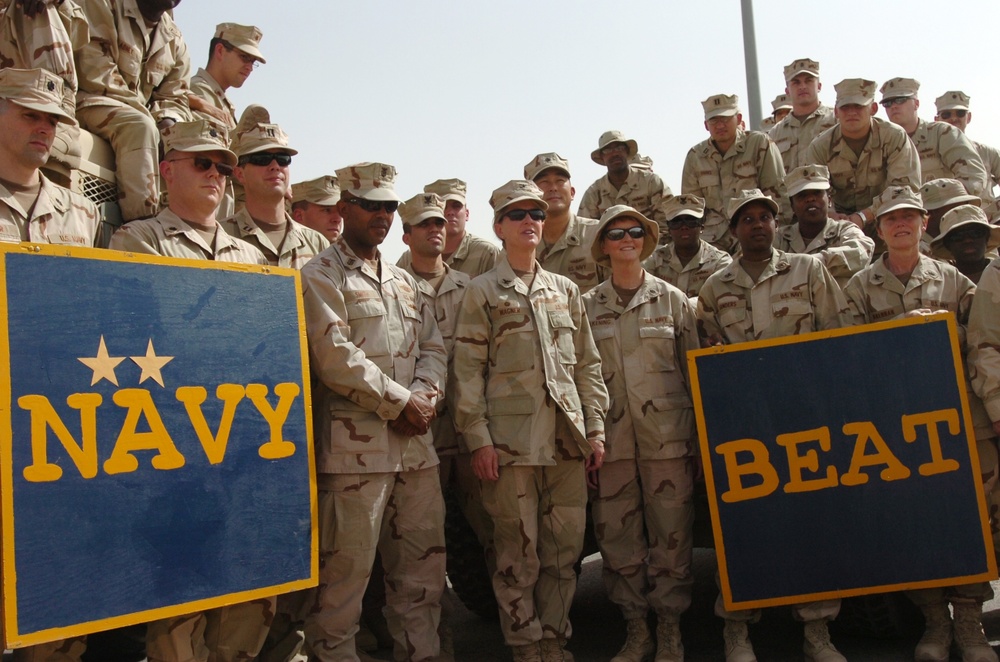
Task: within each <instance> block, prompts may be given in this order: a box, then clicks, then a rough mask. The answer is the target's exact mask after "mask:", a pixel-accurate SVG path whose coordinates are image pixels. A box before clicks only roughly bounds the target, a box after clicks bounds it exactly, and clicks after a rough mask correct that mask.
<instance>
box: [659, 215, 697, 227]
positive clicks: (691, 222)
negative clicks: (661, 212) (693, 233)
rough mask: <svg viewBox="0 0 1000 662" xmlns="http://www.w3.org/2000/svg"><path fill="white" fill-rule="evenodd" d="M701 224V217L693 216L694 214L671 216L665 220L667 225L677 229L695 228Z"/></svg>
mask: <svg viewBox="0 0 1000 662" xmlns="http://www.w3.org/2000/svg"><path fill="white" fill-rule="evenodd" d="M699 225H701V219H700V218H695V217H694V216H688V217H681V218H672V219H670V220H669V221H667V227H668V228H670V229H671V230H679V229H680V228H696V227H698V226H699Z"/></svg>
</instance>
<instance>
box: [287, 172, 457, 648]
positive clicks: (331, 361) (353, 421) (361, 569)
mask: <svg viewBox="0 0 1000 662" xmlns="http://www.w3.org/2000/svg"><path fill="white" fill-rule="evenodd" d="M336 175H337V179H338V181H340V185H341V197H340V201H339V202H338V203H337V208H338V209H339V211H340V215H341V216H343V218H344V228H343V233H342V235H341V238H340V241H338V242H337V243H335V244H333V245H332V246H330V247H329V248H327V249H326V250H325V251H323V252H322V253H320V254H319V255H318V256H316V258H315V259H314V260H312V261H311V262H310V263H309V264H307V265H306V266H305V267H304V268H303V269H302V288H303V301H304V305H305V317H306V331H307V334H308V339H309V356H310V363H311V365H312V369H313V373H314V374H315V375H316V377H317V379H318V381H319V386H318V388H317V389H316V392H315V393H314V402H315V403H316V404H315V407H316V410H317V419H318V423H317V431H316V437H317V438H316V472H317V487H318V489H319V528H320V531H319V534H320V536H319V537H320V570H319V575H320V576H319V589H318V595H317V599H316V603H315V604H314V605H313V608H312V610H311V611H310V613H309V615H308V617H307V618H306V622H305V634H306V641H307V643H308V646H309V649H310V653H311V656H310V659H312V660H315V661H317V662H333V661H338V662H339V661H341V660H355V659H357V656H356V651H355V640H354V639H355V633H356V632H357V631H358V621H359V619H360V618H361V605H362V596H363V595H364V592H365V587H366V586H367V584H368V579H369V575H370V573H371V571H372V565H373V563H374V561H375V552H376V549H377V550H378V551H379V553H380V554H381V555H382V563H383V565H384V566H385V573H386V575H385V588H386V607H385V615H386V623H387V625H388V627H389V632H390V634H391V635H392V638H393V648H394V657H395V659H398V660H403V659H405V660H430V659H433V658H435V657H436V656H437V655H438V654H439V641H438V633H437V626H438V623H439V621H440V615H441V607H440V599H441V591H442V590H443V588H444V582H445V547H444V545H445V542H444V500H443V499H442V497H441V484H440V479H439V476H438V469H437V464H438V457H437V454H436V453H435V452H434V443H433V439H432V438H431V434H430V426H431V423H432V421H433V420H434V417H435V412H436V406H437V403H438V401H439V400H440V398H441V397H442V395H443V393H444V382H445V375H446V364H447V355H446V352H445V347H444V343H443V341H442V339H441V334H440V333H439V332H438V327H437V323H436V321H435V319H434V309H433V307H432V305H431V303H430V302H429V301H428V300H427V298H426V297H424V296H423V294H421V292H420V287H419V285H418V284H417V282H416V281H415V280H414V279H413V277H412V276H410V275H409V274H408V273H406V272H405V271H403V270H402V269H400V268H398V267H396V266H393V265H391V264H389V263H388V262H386V261H385V260H383V259H382V254H381V253H380V252H379V249H378V247H379V245H380V244H381V243H382V242H383V241H385V238H386V236H388V234H389V229H390V228H391V227H392V221H393V217H394V215H395V212H396V208H397V207H398V205H399V202H400V199H399V196H398V195H397V194H396V191H395V179H396V169H395V168H394V167H392V166H391V165H386V164H383V163H359V164H356V165H353V166H349V167H347V168H341V169H340V170H337V172H336Z"/></svg>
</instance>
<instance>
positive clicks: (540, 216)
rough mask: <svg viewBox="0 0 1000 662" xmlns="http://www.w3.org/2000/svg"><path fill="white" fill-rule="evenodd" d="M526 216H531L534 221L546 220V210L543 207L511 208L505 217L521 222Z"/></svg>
mask: <svg viewBox="0 0 1000 662" xmlns="http://www.w3.org/2000/svg"><path fill="white" fill-rule="evenodd" d="M525 216H530V217H531V220H533V221H544V220H545V212H544V211H542V210H541V209H511V210H510V211H509V212H507V213H506V214H504V217H505V218H509V219H510V220H512V221H514V222H517V223H520V222H521V221H523V220H524V218H525Z"/></svg>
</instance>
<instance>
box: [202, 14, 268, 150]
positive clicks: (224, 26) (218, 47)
mask: <svg viewBox="0 0 1000 662" xmlns="http://www.w3.org/2000/svg"><path fill="white" fill-rule="evenodd" d="M263 36H264V33H262V32H261V31H260V28H258V27H256V26H253V25H238V24H236V23H219V24H218V25H217V26H215V36H214V37H212V41H211V42H210V43H209V50H208V64H207V65H206V67H205V68H204V69H198V71H197V73H195V75H194V76H191V94H193V95H195V96H197V97H199V99H200V101H202V103H198V102H197V101H195V102H193V103H192V104H191V109H192V110H194V111H195V112H196V113H201V114H207V115H209V116H211V117H213V118H215V119H216V120H218V121H219V122H221V123H223V124H225V125H226V128H228V129H229V130H230V131H232V130H233V129H235V128H236V108H235V107H234V106H233V104H232V102H231V101H230V100H229V97H227V96H226V90H228V89H229V88H231V87H235V88H240V87H243V83H245V82H246V80H247V78H248V77H249V76H250V74H252V73H253V70H254V69H256V68H257V67H258V66H259V65H261V64H265V63H266V62H267V61H266V60H265V59H264V55H263V54H262V53H261V52H260V39H261V37H263Z"/></svg>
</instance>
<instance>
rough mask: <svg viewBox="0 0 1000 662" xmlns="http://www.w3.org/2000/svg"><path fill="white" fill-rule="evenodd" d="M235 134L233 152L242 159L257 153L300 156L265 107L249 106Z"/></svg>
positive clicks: (234, 131)
mask: <svg viewBox="0 0 1000 662" xmlns="http://www.w3.org/2000/svg"><path fill="white" fill-rule="evenodd" d="M233 134H234V137H233V144H232V150H233V151H234V152H236V155H237V156H240V157H243V156H246V155H248V154H256V153H257V152H284V153H285V154H292V155H295V154H298V151H297V150H294V149H292V148H291V147H289V146H288V134H286V133H285V132H284V131H282V130H281V127H280V126H278V125H277V124H273V123H272V122H271V114H270V113H269V112H268V111H267V108H264V106H259V105H256V104H254V105H250V106H247V108H246V110H244V111H243V114H242V115H240V121H239V122H238V123H237V124H236V128H235V129H234V130H233Z"/></svg>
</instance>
